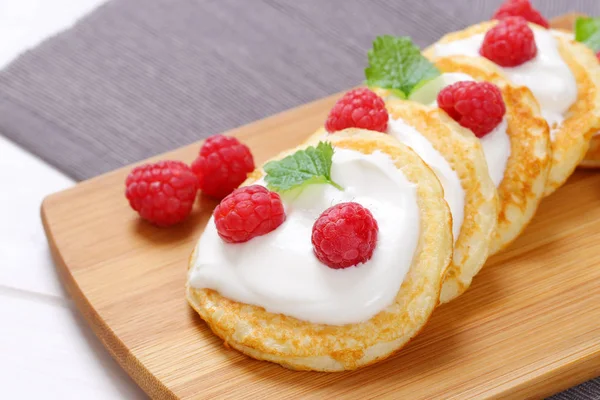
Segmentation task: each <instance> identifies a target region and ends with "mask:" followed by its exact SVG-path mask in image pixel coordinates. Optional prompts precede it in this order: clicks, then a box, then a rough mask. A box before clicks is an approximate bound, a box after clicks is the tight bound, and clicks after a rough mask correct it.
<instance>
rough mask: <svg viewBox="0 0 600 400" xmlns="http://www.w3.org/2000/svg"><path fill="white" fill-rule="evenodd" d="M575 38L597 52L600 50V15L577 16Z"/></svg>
mask: <svg viewBox="0 0 600 400" xmlns="http://www.w3.org/2000/svg"><path fill="white" fill-rule="evenodd" d="M575 40H577V41H578V42H581V43H583V44H585V45H586V46H588V47H589V48H590V49H592V50H594V51H595V52H597V51H600V17H596V18H577V21H575Z"/></svg>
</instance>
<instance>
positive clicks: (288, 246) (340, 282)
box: [190, 149, 420, 325]
mask: <svg viewBox="0 0 600 400" xmlns="http://www.w3.org/2000/svg"><path fill="white" fill-rule="evenodd" d="M331 176H332V179H333V180H334V181H335V182H336V183H338V184H340V185H341V186H342V187H343V188H344V191H340V190H338V189H336V188H334V187H333V186H331V185H327V184H314V185H309V186H307V187H305V188H304V189H303V190H294V191H291V192H289V193H285V194H284V195H282V200H283V202H284V207H285V211H286V216H287V218H286V221H285V222H284V223H283V224H282V225H281V226H279V227H278V228H277V229H275V230H274V231H273V232H271V233H269V234H267V235H264V236H260V237H256V238H254V239H252V240H250V241H248V242H246V243H238V244H231V243H225V242H223V241H222V240H221V239H220V238H219V236H218V234H217V231H216V228H215V224H214V221H213V219H212V218H211V220H210V221H209V222H208V225H207V227H206V230H205V232H204V234H203V235H202V237H201V238H200V240H199V242H198V245H197V247H196V254H197V259H196V261H195V263H194V265H193V268H192V270H191V272H190V284H191V286H193V287H196V288H210V289H214V290H216V291H217V292H219V293H220V294H221V295H223V296H225V297H227V298H230V299H232V300H235V301H238V302H242V303H246V304H253V305H256V306H261V307H263V308H265V309H266V310H267V311H269V312H272V313H281V314H284V315H288V316H292V317H295V318H298V319H300V320H304V321H309V322H313V323H322V324H329V325H344V324H351V323H358V322H363V321H366V320H368V319H370V318H372V317H373V316H374V315H376V314H377V313H379V312H380V311H382V310H383V309H385V308H386V307H387V306H389V305H390V304H392V302H393V301H394V298H395V296H396V294H397V293H398V290H399V289H400V285H401V284H402V281H403V280H404V277H405V275H406V273H407V271H408V270H409V268H410V266H411V263H412V259H413V256H414V254H415V251H416V248H417V244H418V240H419V236H420V221H419V208H418V204H417V194H416V186H415V185H414V184H412V183H411V182H409V181H408V180H407V179H406V177H405V176H404V175H403V174H402V172H401V171H400V170H399V169H398V168H396V166H395V165H394V164H393V162H392V160H391V158H390V157H389V156H387V155H385V154H383V153H381V152H375V153H373V154H370V155H365V154H363V153H360V152H357V151H352V150H346V149H336V150H335V153H334V155H333V165H332V168H331ZM258 183H259V184H263V185H264V181H259V182H258ZM348 201H354V202H357V203H359V204H361V205H363V206H364V207H366V208H368V209H369V210H370V211H371V213H372V214H373V216H374V217H375V219H376V220H377V223H378V225H379V234H378V241H377V247H376V248H375V251H374V253H373V257H372V258H371V259H370V260H369V261H367V262H366V263H364V264H361V265H358V266H354V267H350V268H346V269H341V270H334V269H331V268H328V267H327V266H325V265H324V264H322V263H321V262H319V261H318V260H317V258H316V257H315V256H314V253H313V248H312V243H311V233H312V226H313V224H314V222H315V220H316V219H317V218H318V217H319V215H320V214H321V213H322V212H323V211H324V210H325V209H327V208H328V207H330V206H332V205H335V204H338V203H341V202H348Z"/></svg>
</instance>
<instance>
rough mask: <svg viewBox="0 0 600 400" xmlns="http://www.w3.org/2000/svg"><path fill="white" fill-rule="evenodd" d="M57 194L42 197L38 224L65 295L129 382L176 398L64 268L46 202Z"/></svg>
mask: <svg viewBox="0 0 600 400" xmlns="http://www.w3.org/2000/svg"><path fill="white" fill-rule="evenodd" d="M59 193H61V192H58V193H54V194H51V195H49V196H46V197H45V198H44V200H43V201H42V205H41V207H40V216H41V219H42V225H43V227H44V232H45V234H46V238H47V241H48V246H49V248H50V253H51V255H52V259H53V261H54V264H55V268H56V271H57V272H58V275H59V276H60V278H61V281H62V283H63V285H64V287H65V288H66V290H67V292H68V294H69V296H70V297H71V298H72V299H73V301H74V303H75V305H76V307H77V309H78V310H79V312H80V314H81V315H82V316H83V317H84V319H85V320H86V322H87V324H88V325H89V326H90V327H91V328H92V331H93V332H94V334H95V335H96V337H97V338H98V339H99V340H100V342H101V343H102V345H103V346H104V348H106V349H107V350H108V353H109V354H110V355H111V357H112V358H113V359H114V360H115V361H116V362H117V363H118V364H119V366H120V367H121V368H123V370H124V371H125V372H126V373H127V375H129V376H130V377H131V379H133V381H134V382H135V383H136V384H137V385H138V386H139V387H140V388H141V389H142V390H143V391H144V392H145V393H146V394H147V395H148V396H150V397H151V398H160V399H178V397H177V396H176V395H175V393H173V392H172V391H171V390H170V389H169V388H168V387H167V386H166V385H164V384H163V383H162V382H161V381H160V380H159V379H158V378H156V377H155V376H154V375H152V374H151V373H150V372H149V371H148V370H147V368H146V367H145V366H144V365H143V363H142V362H141V361H140V360H139V359H138V358H137V357H135V355H133V354H132V352H131V351H130V350H129V349H128V348H127V346H125V344H124V343H123V342H122V341H121V340H120V339H119V337H118V336H117V335H116V334H115V333H114V332H113V330H112V329H111V328H110V327H109V326H108V325H107V324H106V323H105V322H104V320H103V319H102V318H101V317H100V315H99V314H98V312H97V311H96V310H95V309H94V307H93V306H92V304H91V303H90V302H89V300H88V299H87V297H86V296H85V295H84V294H83V292H82V291H81V289H80V288H79V285H78V284H77V282H76V281H75V278H74V277H73V275H72V274H71V272H70V270H69V268H68V267H67V265H66V263H65V260H64V258H63V256H62V254H61V252H60V250H59V248H58V246H57V244H56V241H55V238H54V235H53V232H52V228H51V225H52V224H51V219H52V216H51V215H50V214H51V213H50V212H49V211H48V210H49V206H48V202H49V201H51V200H52V198H53V197H54V196H56V195H57V194H59Z"/></svg>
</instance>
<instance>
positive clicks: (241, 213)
mask: <svg viewBox="0 0 600 400" xmlns="http://www.w3.org/2000/svg"><path fill="white" fill-rule="evenodd" d="M213 215H214V217H215V225H216V226H217V232H218V233H219V236H220V237H221V239H223V240H224V241H226V242H228V243H241V242H247V241H248V240H250V239H252V238H254V237H257V236H262V235H266V234H267V233H269V232H271V231H273V230H275V228H277V227H278V226H279V225H281V224H282V223H283V221H285V211H284V210H283V203H282V202H281V198H280V197H279V195H278V194H277V193H275V192H270V191H269V190H268V189H267V188H265V187H264V186H260V185H252V186H244V187H241V188H239V189H235V190H234V191H233V193H231V194H230V195H229V196H227V197H225V198H224V199H223V201H221V203H220V204H219V205H218V206H217V208H215V211H214V214H213Z"/></svg>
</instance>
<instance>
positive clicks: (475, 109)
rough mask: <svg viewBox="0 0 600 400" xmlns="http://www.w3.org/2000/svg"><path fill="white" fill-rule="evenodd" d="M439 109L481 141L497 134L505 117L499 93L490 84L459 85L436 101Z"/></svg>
mask: <svg viewBox="0 0 600 400" xmlns="http://www.w3.org/2000/svg"><path fill="white" fill-rule="evenodd" d="M437 102H438V106H439V107H440V108H441V109H442V110H444V111H446V113H448V115H450V117H452V119H454V120H455V121H456V122H458V123H459V124H461V125H462V126H464V127H466V128H469V129H471V130H472V131H473V133H474V134H475V136H477V137H482V136H484V135H486V134H487V133H490V132H491V131H493V130H494V128H495V127H496V126H498V124H500V122H502V118H504V114H505V113H506V106H505V105H504V100H503V99H502V92H500V89H498V87H497V86H496V85H494V84H492V83H489V82H469V81H463V82H456V83H454V84H452V85H450V86H446V87H445V88H444V89H442V91H440V93H439V94H438V98H437Z"/></svg>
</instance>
